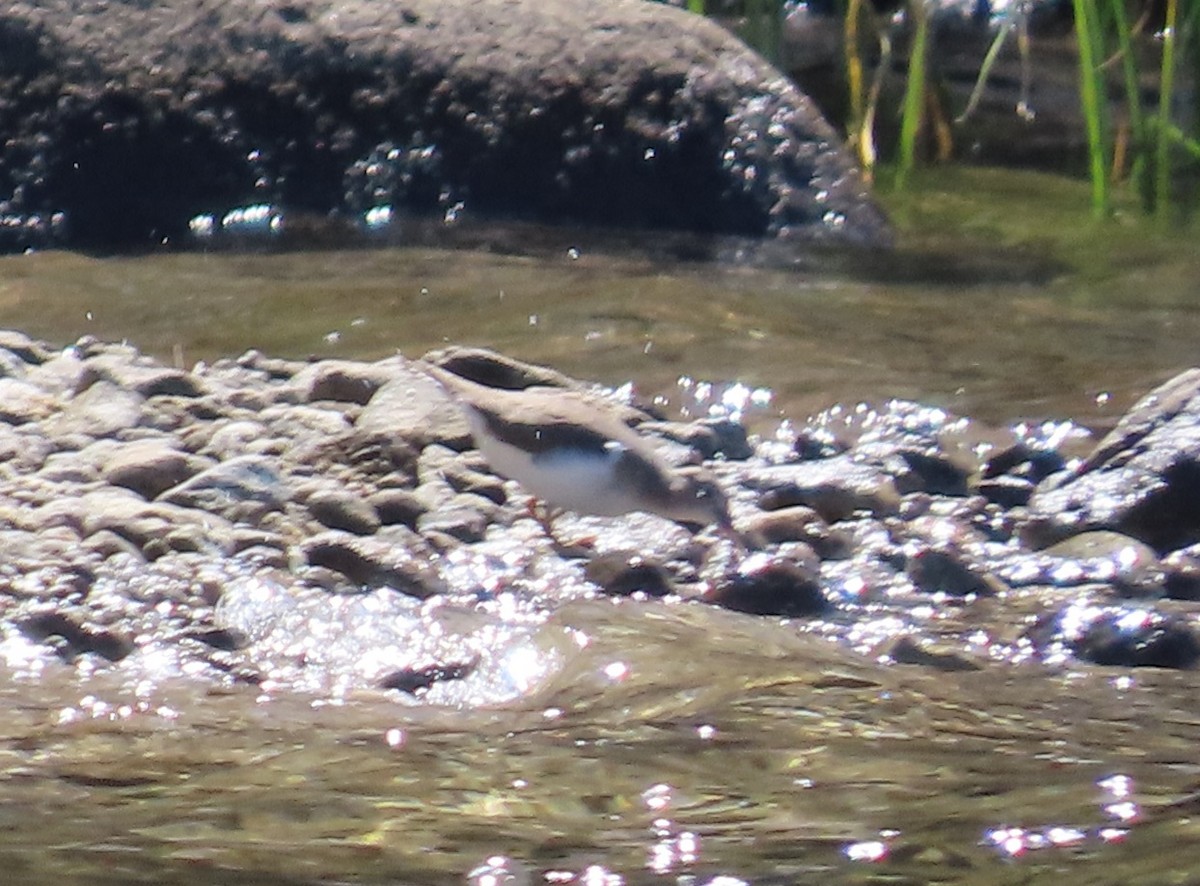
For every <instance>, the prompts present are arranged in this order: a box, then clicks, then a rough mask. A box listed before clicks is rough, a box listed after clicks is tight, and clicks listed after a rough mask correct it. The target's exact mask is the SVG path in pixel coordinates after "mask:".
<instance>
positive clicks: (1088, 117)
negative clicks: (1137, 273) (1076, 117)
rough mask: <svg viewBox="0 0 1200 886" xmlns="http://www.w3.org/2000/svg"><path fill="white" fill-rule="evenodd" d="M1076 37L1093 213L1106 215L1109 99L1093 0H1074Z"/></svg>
mask: <svg viewBox="0 0 1200 886" xmlns="http://www.w3.org/2000/svg"><path fill="white" fill-rule="evenodd" d="M1074 5H1075V39H1076V44H1077V45H1078V47H1079V95H1080V101H1081V103H1082V106H1083V117H1084V124H1085V126H1086V128H1087V140H1088V173H1089V175H1090V176H1091V180H1092V214H1093V215H1094V216H1096V217H1097V218H1102V217H1104V216H1107V215H1108V213H1109V207H1110V205H1111V204H1110V196H1109V188H1108V160H1107V151H1106V150H1105V144H1106V139H1105V135H1106V132H1105V129H1106V127H1105V118H1106V116H1107V115H1106V113H1105V112H1106V110H1107V103H1108V98H1107V96H1106V95H1105V94H1104V78H1103V74H1102V73H1101V71H1100V68H1099V65H1098V62H1099V58H1100V56H1101V55H1102V54H1103V52H1102V50H1103V44H1102V41H1101V39H1100V27H1099V23H1098V21H1097V20H1096V19H1097V16H1096V7H1095V4H1094V3H1093V2H1092V0H1074Z"/></svg>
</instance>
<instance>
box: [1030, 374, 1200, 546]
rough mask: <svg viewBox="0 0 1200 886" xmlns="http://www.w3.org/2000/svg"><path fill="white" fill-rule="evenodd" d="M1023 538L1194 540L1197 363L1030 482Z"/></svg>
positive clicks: (1199, 530)
mask: <svg viewBox="0 0 1200 886" xmlns="http://www.w3.org/2000/svg"><path fill="white" fill-rule="evenodd" d="M1029 517H1030V521H1029V524H1028V525H1027V526H1026V527H1025V528H1024V537H1025V538H1026V540H1027V541H1029V542H1030V543H1032V544H1035V545H1038V546H1041V545H1046V544H1052V543H1053V542H1055V541H1057V540H1059V539H1062V538H1066V537H1068V536H1070V535H1075V534H1078V533H1081V532H1086V531H1088V530H1093V529H1112V530H1114V531H1116V532H1120V533H1122V534H1124V535H1129V536H1132V537H1133V538H1136V539H1139V540H1141V541H1143V542H1145V543H1146V544H1148V545H1150V546H1151V547H1153V548H1155V549H1156V550H1157V551H1159V552H1167V551H1172V550H1175V549H1177V548H1182V547H1186V546H1188V545H1191V544H1195V543H1197V542H1200V369H1190V370H1188V371H1187V372H1184V373H1182V374H1181V375H1179V376H1177V377H1175V378H1174V379H1172V380H1170V381H1168V382H1167V383H1165V384H1163V385H1161V386H1160V387H1158V388H1156V389H1155V390H1154V391H1152V392H1151V393H1150V394H1148V395H1147V396H1145V397H1144V398H1142V400H1140V401H1139V402H1138V403H1137V404H1135V405H1134V407H1133V408H1132V409H1131V410H1130V411H1129V412H1128V413H1127V414H1126V415H1125V416H1124V417H1123V418H1122V419H1121V420H1120V421H1119V422H1118V423H1117V426H1116V427H1115V428H1113V430H1112V431H1111V432H1110V433H1109V434H1108V436H1106V437H1105V438H1104V439H1103V440H1101V441H1100V443H1098V444H1097V446H1096V448H1095V450H1093V452H1092V453H1091V454H1090V455H1089V456H1088V457H1087V458H1086V459H1085V460H1084V461H1083V462H1082V463H1081V464H1080V465H1079V467H1078V468H1076V469H1075V470H1073V471H1071V472H1069V473H1062V474H1056V475H1054V476H1052V477H1050V478H1048V479H1046V480H1043V481H1042V482H1041V483H1040V484H1038V487H1037V490H1036V491H1035V493H1034V495H1033V497H1032V498H1031V499H1030V501H1029Z"/></svg>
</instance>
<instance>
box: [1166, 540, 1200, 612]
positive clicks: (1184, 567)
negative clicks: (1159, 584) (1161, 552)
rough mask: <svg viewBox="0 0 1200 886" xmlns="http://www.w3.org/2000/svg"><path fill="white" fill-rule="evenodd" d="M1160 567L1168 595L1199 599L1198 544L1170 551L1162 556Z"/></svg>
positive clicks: (1199, 564)
mask: <svg viewBox="0 0 1200 886" xmlns="http://www.w3.org/2000/svg"><path fill="white" fill-rule="evenodd" d="M1162 567H1163V572H1164V575H1163V585H1164V588H1165V590H1166V594H1167V596H1168V597H1172V598H1174V599H1176V600H1200V545H1190V546H1189V547H1186V548H1182V549H1181V550H1178V551H1172V552H1171V553H1169V554H1167V556H1165V557H1164V558H1163V560H1162Z"/></svg>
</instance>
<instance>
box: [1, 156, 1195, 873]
mask: <svg viewBox="0 0 1200 886" xmlns="http://www.w3.org/2000/svg"><path fill="white" fill-rule="evenodd" d="M1084 191H1085V188H1084V186H1083V185H1077V184H1076V183H1071V182H1065V181H1063V180H1060V179H1055V178H1050V177H1046V176H1037V175H1030V174H1018V173H999V172H995V171H989V170H975V171H971V170H956V171H953V172H949V173H946V174H944V175H940V177H938V178H934V177H933V176H931V177H930V179H929V180H927V181H924V182H922V184H921V187H920V188H919V191H918V193H917V194H916V195H911V196H906V197H904V198H899V197H894V198H891V202H892V206H891V207H890V208H891V211H892V213H893V215H894V217H895V218H896V220H897V223H898V226H899V227H900V230H901V236H900V242H899V245H898V247H897V251H896V253H895V254H890V255H884V256H868V255H861V254H839V255H814V256H813V257H812V258H811V259H806V260H805V261H803V262H795V263H781V262H779V261H777V260H770V259H769V257H768V259H766V260H759V259H755V260H752V261H738V260H734V259H735V258H736V255H737V251H738V249H739V246H738V245H737V244H715V245H714V244H700V245H696V244H693V245H691V246H690V247H689V248H688V249H687V250H683V252H684V253H685V254H684V255H683V256H682V257H681V256H680V250H678V249H676V248H675V246H676V245H677V244H675V243H673V242H670V241H669V238H664V239H663V240H662V242H660V243H656V242H655V238H654V236H653V235H647V242H645V243H634V244H632V245H631V244H630V242H629V240H628V239H627V238H626V239H616V238H609V237H607V236H606V235H603V234H601V233H599V232H589V231H578V232H562V231H558V232H546V233H545V234H544V236H542V235H538V234H537V232H533V231H528V230H522V229H516V230H515V233H514V232H513V231H508V232H503V234H496V235H495V236H494V237H491V238H490V239H489V237H488V236H485V235H480V236H479V237H478V238H477V239H476V241H475V242H474V243H473V244H471V245H460V246H459V248H454V249H451V248H446V247H444V246H438V245H430V244H413V245H404V244H391V245H388V246H384V247H377V248H359V249H326V250H305V251H279V250H272V249H267V248H254V249H249V250H228V251H226V250H221V251H212V252H164V253H161V254H149V255H144V256H135V257H94V256H83V255H78V254H68V253H53V252H48V253H36V254H30V255H23V256H11V257H6V258H3V259H0V327H3V328H9V329H17V330H20V331H22V332H25V333H27V334H28V335H30V336H34V337H36V338H39V339H43V340H46V341H49V342H52V343H56V344H57V345H59V346H65V345H67V344H70V343H71V342H73V341H75V340H76V339H78V338H80V337H81V336H94V337H96V338H98V339H101V340H104V341H122V340H125V341H128V342H130V343H131V344H133V345H135V346H136V347H138V348H139V349H140V350H142V351H143V352H146V353H149V354H153V355H155V356H157V357H158V358H159V359H161V360H163V361H164V362H167V363H175V364H177V365H180V366H191V365H192V364H194V363H196V362H197V361H213V360H215V359H218V358H221V357H232V356H237V355H238V354H241V353H242V352H244V351H246V350H248V349H257V350H259V351H262V352H263V353H265V354H268V355H272V356H280V357H289V358H304V357H307V356H314V357H321V358H324V357H346V358H354V359H376V358H382V357H386V356H389V355H391V354H394V353H395V352H396V351H397V350H399V351H400V352H402V353H403V354H404V355H406V356H410V357H418V356H420V355H421V354H422V353H424V352H425V351H426V350H428V349H430V348H435V347H442V346H445V345H446V344H450V343H453V344H462V345H478V346H484V347H489V348H493V349H496V350H498V351H501V352H504V353H506V354H509V355H511V356H513V357H517V358H519V359H522V360H527V361H532V362H536V363H544V364H548V365H551V366H553V367H554V368H555V369H558V370H561V371H562V372H565V373H567V374H569V375H572V376H574V377H576V378H580V379H586V380H589V381H596V382H600V383H602V384H605V385H609V386H612V387H617V386H620V385H623V384H626V383H630V384H632V385H634V386H635V387H636V389H637V390H638V391H639V392H641V393H642V394H643V395H646V396H648V397H653V398H655V403H656V405H658V406H659V407H660V408H661V409H662V410H663V411H665V412H668V413H675V414H677V415H683V416H688V415H696V414H702V413H703V412H704V411H706V410H709V409H711V408H715V407H722V408H728V407H729V405H730V404H729V402H725V403H721V402H719V401H720V397H721V396H722V392H724V394H728V393H729V391H730V390H733V389H734V388H736V386H737V385H738V384H740V385H742V386H744V390H747V391H750V392H753V395H752V396H747V397H745V398H744V403H742V401H739V404H740V405H745V414H744V419H745V421H746V422H747V425H748V426H749V428H750V429H751V430H752V431H753V432H755V433H758V434H761V435H770V434H773V433H776V432H777V431H778V429H779V427H780V425H781V423H790V424H791V425H801V424H803V423H804V421H805V420H806V419H808V418H809V417H811V416H814V415H816V414H817V413H819V412H820V411H821V410H825V409H827V408H829V407H831V406H833V405H834V404H844V405H845V406H849V407H853V405H854V404H857V403H860V402H871V403H884V402H886V401H888V400H891V399H905V400H914V401H918V402H920V403H923V404H928V405H932V406H937V407H941V408H944V409H947V410H949V411H951V412H952V413H956V414H959V415H962V416H965V417H968V418H970V419H971V420H972V421H975V422H979V423H982V424H984V425H987V426H992V427H1005V426H1010V425H1015V424H1018V423H1022V422H1024V423H1027V424H1032V423H1038V422H1042V421H1048V420H1070V421H1072V422H1075V423H1077V424H1078V425H1079V426H1081V427H1082V428H1084V429H1087V430H1089V431H1090V432H1091V433H1092V434H1093V435H1096V434H1102V433H1103V432H1104V431H1105V430H1107V429H1108V428H1110V427H1111V426H1112V425H1113V424H1114V423H1115V422H1116V420H1117V419H1118V418H1119V417H1120V416H1121V415H1122V414H1123V413H1124V412H1125V410H1127V409H1128V408H1129V406H1130V405H1132V404H1133V403H1134V401H1136V400H1137V399H1138V398H1139V397H1141V396H1142V395H1143V394H1145V393H1146V392H1147V391H1148V390H1150V389H1151V388H1152V387H1154V386H1155V385H1156V384H1158V383H1160V382H1162V381H1163V380H1165V379H1167V378H1169V377H1171V376H1172V375H1174V374H1175V373H1177V372H1179V371H1181V370H1183V369H1185V368H1187V367H1190V366H1193V365H1196V364H1197V361H1198V359H1200V353H1198V350H1197V342H1200V310H1197V306H1198V304H1200V303H1198V302H1197V299H1196V295H1197V293H1196V284H1197V281H1198V280H1200V254H1197V253H1196V251H1195V249H1194V242H1191V241H1189V240H1188V239H1187V238H1186V236H1185V235H1184V234H1173V233H1163V232H1160V231H1149V232H1148V231H1147V228H1148V227H1149V226H1148V225H1147V224H1145V223H1140V222H1136V221H1134V220H1132V218H1126V219H1124V220H1117V221H1115V222H1112V223H1109V224H1108V225H1106V226H1103V227H1095V226H1092V225H1091V224H1090V223H1089V222H1087V221H1086V219H1085V216H1086V211H1085V209H1084V208H1083V207H1084V206H1085V203H1084V200H1085V197H1084ZM963 194H967V195H968V196H965V197H964V196H963ZM516 241H520V242H523V243H525V244H526V245H525V246H524V247H523V248H520V249H518V248H515V247H514V246H513V243H514V242H516ZM530 243H532V244H533V245H532V246H530V245H529V244H530ZM251 245H255V244H251ZM698 255H700V256H712V255H716V256H717V260H703V261H702V260H698V259H697V256H698ZM731 256H733V258H731ZM747 404H748V405H747ZM1011 593H1012V594H1013V595H1014V598H1013V599H1011V600H1010V599H978V600H975V599H963V600H955V601H953V602H952V603H950V604H947V605H944V606H940V607H939V608H938V611H937V612H936V613H933V614H930V615H929V622H930V623H931V624H933V627H930V625H929V624H926V625H924V626H923V630H924V631H925V632H926V634H927V635H928V634H929V633H931V632H932V633H933V634H935V635H936V634H937V633H938V632H939V631H940V632H941V633H942V634H944V636H946V637H948V638H961V637H970V636H971V631H970V626H971V624H972V623H974V622H976V621H978V623H980V624H985V623H986V624H1000V625H1007V626H1009V627H1010V628H1012V629H1013V630H1016V629H1017V628H1018V627H1019V626H1020V625H1021V618H1022V616H1021V613H1022V612H1023V611H1024V610H1023V603H1022V601H1021V599H1020V596H1021V595H1022V594H1024V593H1026V591H1023V590H1014V591H1011ZM943 602H944V601H943ZM1005 612H1007V613H1009V614H1008V615H1005V614H1004V613H1005ZM863 630H864V632H868V631H878V630H887V631H889V632H893V633H895V634H897V635H900V634H903V633H904V632H905V630H906V626H905V625H904V624H888V625H869V626H867V625H864V628H863ZM536 641H537V642H538V643H540V644H543V645H544V646H545V647H546V648H548V649H551V650H553V648H554V647H555V644H574V645H575V646H577V647H578V650H574V651H573V654H572V655H571V656H570V657H569V663H568V664H567V665H566V666H565V667H563V668H561V669H559V670H557V671H555V672H554V673H553V674H552V675H551V676H549V677H548V678H546V679H543V680H541V681H534V682H533V683H532V684H531V685H530V686H529V688H528V691H527V692H525V693H524V694H523V695H522V696H521V697H520V698H518V699H517V700H515V701H513V702H510V703H506V704H504V705H501V706H496V707H482V708H474V709H466V708H464V709H459V708H449V707H440V706H437V705H432V704H420V703H408V704H402V703H399V702H398V701H397V699H396V696H395V693H388V692H385V691H383V690H380V691H359V692H354V693H351V694H348V695H344V696H338V697H333V698H330V697H321V696H311V697H310V696H306V695H302V694H300V693H286V692H284V693H272V692H270V691H267V690H265V689H264V688H263V687H255V686H248V685H244V684H239V683H233V682H231V683H229V684H227V685H224V684H214V683H212V682H211V681H208V680H201V679H195V678H189V677H188V676H187V675H178V676H173V677H172V678H170V679H164V680H161V681H147V680H145V679H144V675H141V674H138V675H134V674H130V673H126V672H124V671H123V670H122V668H121V667H119V666H114V667H110V668H83V669H77V668H74V667H71V666H68V665H65V664H53V665H51V666H48V667H46V666H40V665H39V666H33V665H32V664H31V665H30V666H29V667H21V666H20V655H21V650H20V649H18V648H13V647H10V648H7V649H3V650H0V652H2V653H3V655H2V656H0V660H2V661H4V662H6V663H7V666H6V669H5V670H6V671H7V673H5V674H3V675H0V757H2V758H3V766H2V767H0V864H3V865H4V866H5V868H6V869H7V875H6V879H8V881H9V882H14V883H18V882H19V883H24V884H52V883H53V884H84V883H87V884H118V883H121V884H124V883H156V884H174V883H179V884H184V883H187V884H191V886H200V884H214V886H215V884H229V883H250V882H253V883H259V884H279V886H283V884H289V886H293V884H335V883H336V884H341V883H370V884H374V883H379V884H383V883H387V884H404V886H439V884H470V886H501V884H512V886H527V884H528V886H533V884H582V886H620V884H675V886H736V884H743V883H746V884H757V886H770V884H779V886H782V884H791V883H814V884H815V883H835V882H836V883H853V884H869V883H878V884H884V883H887V884H924V883H955V882H963V883H968V882H969V883H972V884H990V883H1012V882H1021V883H1051V882H1053V883H1055V884H1074V883H1078V884H1094V883H1100V882H1105V883H1125V884H1143V883H1144V884H1151V883H1155V884H1158V883H1167V882H1183V881H1184V880H1186V878H1187V877H1188V876H1189V874H1190V872H1193V871H1195V870H1198V869H1200V819H1197V817H1196V812H1197V811H1198V810H1200V763H1198V762H1197V756H1196V752H1195V749H1196V745H1197V742H1198V741H1200V714H1198V713H1197V712H1196V710H1195V707H1196V706H1195V698H1196V687H1197V676H1196V673H1195V672H1194V671H1192V670H1167V669H1156V668H1136V669H1135V668H1118V667H1101V666H1096V665H1090V664H1085V663H1082V662H1079V661H1076V660H1072V659H1064V660H1059V661H1046V660H1023V659H1020V658H1019V657H1018V656H1012V657H1011V658H1003V657H1001V658H996V659H993V660H990V661H988V662H987V664H986V666H984V667H981V668H975V669H973V668H960V667H958V666H957V665H956V664H955V662H957V661H958V660H959V659H957V658H955V657H954V656H953V655H948V656H946V657H945V658H944V659H942V658H938V659H933V660H931V661H929V662H925V663H909V664H901V663H897V662H895V661H888V662H881V661H879V660H877V659H876V658H874V657H872V656H871V655H868V654H865V651H866V650H867V649H869V648H871V646H870V644H869V643H867V642H866V641H863V642H862V643H861V644H858V643H856V642H855V632H854V631H852V630H850V631H848V630H846V629H845V626H844V625H841V626H839V627H838V629H837V630H833V629H830V628H829V626H828V625H827V624H824V623H823V621H822V619H820V618H813V619H783V618H774V617H763V616H750V615H744V614H739V613H736V612H731V611H726V610H723V609H719V608H716V607H708V606H701V605H697V604H694V603H688V602H683V601H679V600H671V599H666V600H639V599H622V600H612V599H607V598H597V599H578V600H572V601H570V602H568V603H566V604H564V605H563V606H561V607H560V608H558V609H556V610H555V611H554V612H553V613H552V614H550V616H549V618H548V620H547V621H546V622H545V623H544V624H542V625H540V626H539V627H538V629H537V632H536ZM955 642H957V640H956V641H955ZM947 651H948V652H951V653H958V652H962V651H963V650H961V649H950V650H947Z"/></svg>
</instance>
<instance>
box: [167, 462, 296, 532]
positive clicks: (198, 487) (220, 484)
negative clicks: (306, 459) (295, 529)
mask: <svg viewBox="0 0 1200 886" xmlns="http://www.w3.org/2000/svg"><path fill="white" fill-rule="evenodd" d="M290 497H291V489H290V487H289V484H288V482H287V480H286V479H284V477H283V476H282V475H281V474H280V472H279V464H278V461H277V460H275V459H268V458H264V457H261V456H257V455H243V456H241V457H239V458H234V459H231V460H229V461H226V462H221V463H220V464H217V465H214V466H213V467H211V468H209V469H207V470H205V471H201V472H200V473H199V474H196V475H195V476H194V477H192V478H191V479H189V480H186V481H185V482H183V483H180V484H179V485H178V486H175V487H173V488H171V489H168V490H167V491H166V492H164V493H162V494H161V495H160V496H159V499H158V500H159V501H162V502H166V503H168V504H174V505H179V506H180V507H185V508H195V509H198V510H201V511H207V512H208V513H210V514H218V515H220V516H222V517H224V518H225V519H226V520H228V521H229V522H231V523H250V524H254V523H257V522H259V521H260V520H261V519H262V518H263V516H264V515H265V514H267V513H269V512H271V511H275V510H278V509H279V508H280V507H282V506H283V504H284V502H286V501H287V500H288V499H289V498H290Z"/></svg>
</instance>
